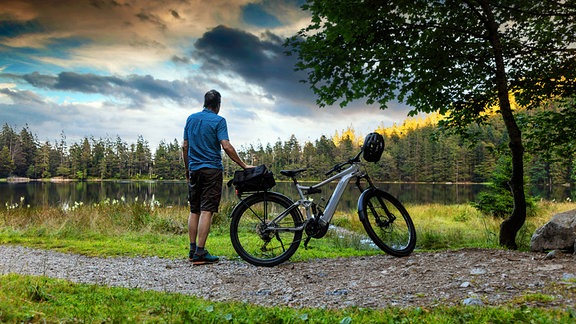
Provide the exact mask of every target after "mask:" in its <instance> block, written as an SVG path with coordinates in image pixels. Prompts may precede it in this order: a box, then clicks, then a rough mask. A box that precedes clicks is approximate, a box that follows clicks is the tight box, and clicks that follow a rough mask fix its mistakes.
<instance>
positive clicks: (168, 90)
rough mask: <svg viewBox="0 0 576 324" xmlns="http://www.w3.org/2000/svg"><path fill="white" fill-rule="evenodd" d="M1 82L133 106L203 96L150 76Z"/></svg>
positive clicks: (29, 77) (70, 75)
mask: <svg viewBox="0 0 576 324" xmlns="http://www.w3.org/2000/svg"><path fill="white" fill-rule="evenodd" d="M0 78H6V79H11V80H18V79H19V80H22V81H25V82H27V83H28V84H30V85H32V86H34V87H35V88H40V89H47V90H58V91H69V92H79V93H85V94H99V95H103V96H111V97H115V98H119V99H124V100H129V101H131V102H132V105H133V106H138V105H139V104H142V103H145V102H146V101H147V99H148V98H150V99H166V100H171V101H174V102H176V103H179V104H185V103H187V100H188V99H189V98H191V97H192V98H198V96H199V93H200V92H201V91H200V92H199V90H195V89H194V87H192V86H191V85H190V84H188V83H187V82H185V81H180V80H174V81H167V80H159V79H155V78H154V77H152V76H150V75H144V76H140V75H130V76H127V77H117V76H100V75H95V74H80V73H75V72H61V73H59V74H58V75H56V76H51V75H43V74H40V73H37V72H34V73H30V74H23V75H16V74H8V73H0Z"/></svg>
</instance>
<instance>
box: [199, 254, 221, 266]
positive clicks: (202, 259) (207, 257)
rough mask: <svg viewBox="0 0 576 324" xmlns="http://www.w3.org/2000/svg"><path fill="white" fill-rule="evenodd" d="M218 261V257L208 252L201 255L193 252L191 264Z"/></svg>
mask: <svg viewBox="0 0 576 324" xmlns="http://www.w3.org/2000/svg"><path fill="white" fill-rule="evenodd" d="M218 261H220V258H219V257H217V256H214V255H211V254H210V253H208V252H206V253H204V254H202V255H198V254H194V256H193V257H192V264H193V265H201V264H210V263H216V262H218Z"/></svg>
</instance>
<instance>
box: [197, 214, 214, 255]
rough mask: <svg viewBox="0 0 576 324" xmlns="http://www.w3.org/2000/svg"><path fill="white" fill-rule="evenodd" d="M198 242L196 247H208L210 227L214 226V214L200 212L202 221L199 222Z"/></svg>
mask: <svg viewBox="0 0 576 324" xmlns="http://www.w3.org/2000/svg"><path fill="white" fill-rule="evenodd" d="M196 224H197V230H196V232H197V236H196V238H197V240H196V246H199V247H202V248H204V247H205V246H206V240H207V239H208V234H209V233H210V226H212V212H211V211H206V210H203V211H202V212H200V219H199V220H198V221H197V223H196Z"/></svg>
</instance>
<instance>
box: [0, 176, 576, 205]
mask: <svg viewBox="0 0 576 324" xmlns="http://www.w3.org/2000/svg"><path fill="white" fill-rule="evenodd" d="M335 185H336V183H332V184H330V185H328V186H327V187H325V188H324V193H323V194H321V195H319V196H318V197H315V199H319V198H320V197H321V196H324V197H325V198H326V199H328V195H329V193H330V192H331V190H333V189H334V186H335ZM378 186H379V187H380V188H382V189H384V190H386V191H388V192H390V193H391V194H392V195H394V196H396V197H398V199H399V200H400V201H401V202H403V203H414V204H428V203H438V204H462V203H468V202H471V201H474V200H475V199H476V196H477V195H478V193H479V192H481V191H482V190H483V189H485V188H486V186H484V185H479V184H414V183H402V184H400V183H380V184H378ZM274 191H278V192H280V193H283V194H285V195H287V196H289V197H295V190H294V189H293V187H292V184H291V183H289V182H278V183H277V185H276V187H274ZM532 194H533V195H536V196H538V197H541V198H543V199H548V200H552V199H555V200H557V201H560V200H566V199H567V198H571V199H573V197H574V195H575V193H574V189H573V188H570V187H565V186H556V187H552V188H534V189H533V192H532ZM358 196H359V191H358V190H357V189H356V188H355V186H354V185H353V184H350V185H349V186H348V189H347V190H346V192H345V194H344V196H343V197H342V201H341V202H340V204H339V208H340V209H356V203H357V200H358ZM106 199H110V200H114V199H116V200H124V201H127V202H132V201H134V200H138V201H151V200H155V201H158V202H159V203H160V204H161V205H174V206H178V205H181V206H185V205H186V203H187V202H186V199H187V188H186V183H185V182H172V181H166V182H163V181H104V182H65V183H52V182H29V183H0V203H2V205H3V206H4V205H13V204H19V205H20V204H22V203H23V204H24V205H30V206H41V205H52V206H58V205H62V204H73V203H74V202H83V203H84V204H87V203H97V202H100V201H103V200H106ZM222 199H223V201H229V200H233V201H236V200H237V198H236V196H235V193H234V189H233V188H228V187H226V185H224V192H223V196H222Z"/></svg>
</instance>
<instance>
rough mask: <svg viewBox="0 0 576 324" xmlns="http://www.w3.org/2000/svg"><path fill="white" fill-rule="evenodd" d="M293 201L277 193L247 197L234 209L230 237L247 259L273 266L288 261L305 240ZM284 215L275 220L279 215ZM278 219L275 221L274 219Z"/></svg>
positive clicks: (234, 245)
mask: <svg viewBox="0 0 576 324" xmlns="http://www.w3.org/2000/svg"><path fill="white" fill-rule="evenodd" d="M292 204H293V203H292V201H291V200H290V199H289V198H287V197H286V196H283V195H281V194H278V193H275V192H261V193H256V194H253V195H251V196H248V197H247V198H246V199H243V200H242V201H240V203H238V205H237V206H236V207H235V208H234V210H233V211H232V221H231V223H230V239H231V241H232V246H233V247H234V250H236V253H238V255H239V256H240V257H241V258H242V259H244V260H245V261H247V262H249V263H251V264H253V265H256V266H266V267H271V266H275V265H278V264H280V263H282V262H284V261H286V260H288V259H289V258H290V257H291V256H292V255H293V254H294V253H295V252H296V250H297V249H298V246H299V245H300V241H301V239H302V229H300V230H296V228H297V227H299V226H301V225H302V217H301V215H300V212H299V210H298V208H291V207H292ZM281 214H283V215H284V216H283V217H281V218H279V219H276V218H277V217H278V216H279V215H281ZM275 219H276V220H275Z"/></svg>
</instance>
